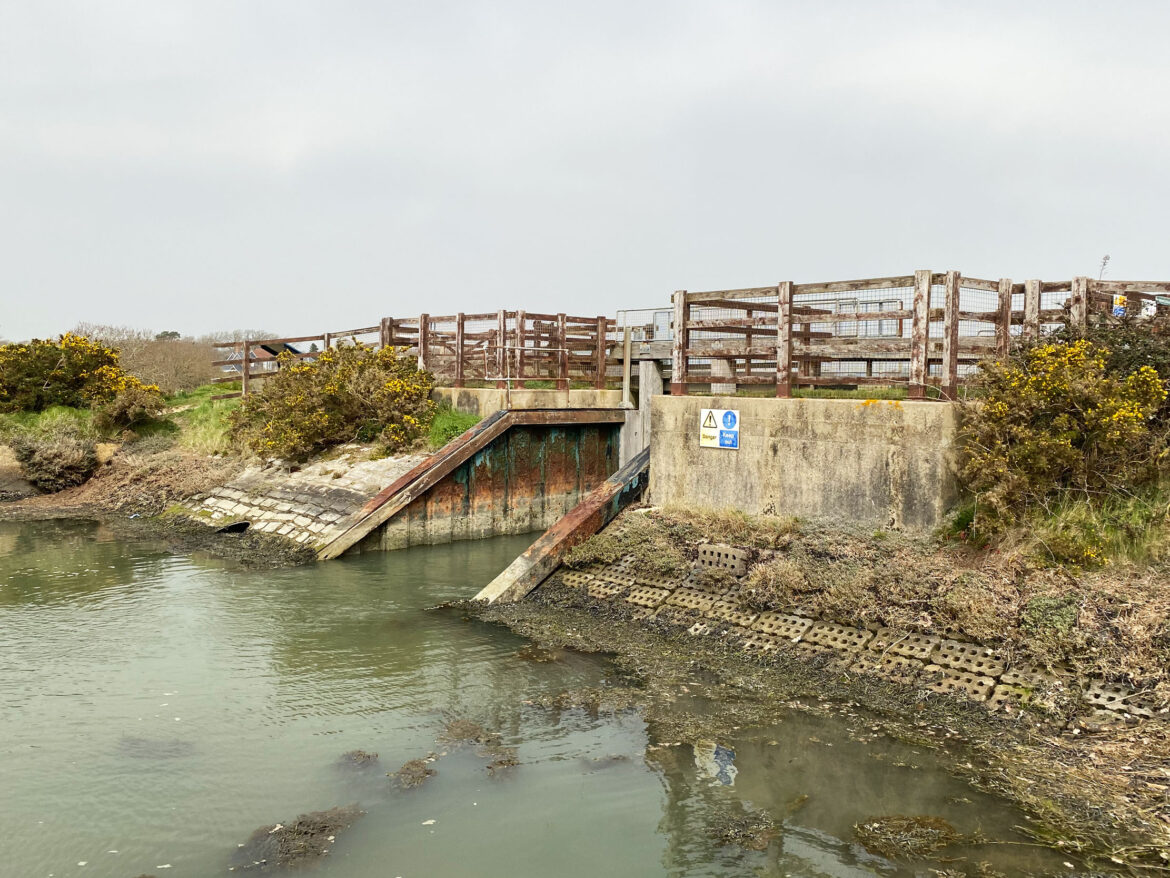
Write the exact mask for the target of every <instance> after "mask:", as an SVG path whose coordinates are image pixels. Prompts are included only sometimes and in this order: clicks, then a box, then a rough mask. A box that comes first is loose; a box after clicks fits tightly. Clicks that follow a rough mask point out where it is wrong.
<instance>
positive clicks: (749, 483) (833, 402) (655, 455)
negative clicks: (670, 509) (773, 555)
mask: <svg viewBox="0 0 1170 878" xmlns="http://www.w3.org/2000/svg"><path fill="white" fill-rule="evenodd" d="M704 408H726V409H738V410H739V413H740V448H739V450H737V451H736V450H729V449H723V448H700V447H699V417H700V410H701V409H704ZM651 424H652V427H651V442H650V501H651V502H652V503H654V504H655V505H660V506H664V505H680V506H691V507H701V508H708V509H720V508H726V507H729V506H730V507H734V508H736V509H741V510H743V511H745V512H749V513H752V514H771V515H796V516H800V517H801V518H819V519H826V520H833V521H837V522H842V523H847V524H848V523H855V524H861V525H864V526H866V527H869V526H873V527H905V528H933V527H935V526H937V525H938V524H940V523H941V522H942V520H943V517H944V515H945V513H946V511H947V510H948V509H949V508H950V506H951V505H952V504H953V503H954V502H955V500H956V499H957V494H958V485H957V480H956V477H955V454H956V438H955V437H956V428H957V419H956V411H955V408H954V406H952V405H950V404H947V403H937V402H913V403H901V402H893V401H879V400H851V399H752V398H747V397H734V396H679V397H675V396H659V397H655V398H654V400H653V403H652V411H651Z"/></svg>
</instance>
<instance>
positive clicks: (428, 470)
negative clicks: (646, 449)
mask: <svg viewBox="0 0 1170 878" xmlns="http://www.w3.org/2000/svg"><path fill="white" fill-rule="evenodd" d="M624 419H625V412H624V411H623V410H621V409H568V410H566V409H548V410H529V411H518V410H512V411H499V412H496V413H494V414H492V415H490V416H489V417H487V418H485V419H484V420H482V421H480V422H479V423H478V424H476V425H475V426H474V427H472V428H471V429H470V430H468V431H467V432H466V433H464V434H463V435H462V436H460V437H458V438H457V439H453V440H452V441H451V442H448V443H447V444H446V445H444V446H443V447H442V448H441V449H440V450H439V451H437V452H435V453H434V454H432V455H430V456H429V457H427V458H426V460H424V461H423V462H422V463H420V464H419V465H418V466H416V467H415V468H414V469H412V470H411V471H410V472H408V473H406V475H404V476H402V477H401V478H400V479H398V480H397V481H395V482H394V483H393V484H391V485H390V486H388V487H387V488H385V489H383V490H382V491H380V492H378V494H376V495H375V496H374V497H372V498H371V499H370V501H369V502H368V503H366V504H365V506H363V507H362V508H361V509H360V510H358V511H357V512H356V513H354V515H353V516H351V518H350V520H349V521H348V522H347V523H346V526H345V528H344V529H343V530H342V531H341V533H339V534H338V535H337V536H335V537H334V538H333V539H332V540H330V541H329V542H328V543H326V544H325V545H324V546H322V547H321V548H320V549H319V550H318V552H317V558H318V560H321V561H326V560H329V559H331V558H336V557H338V556H339V555H341V554H343V553H344V552H346V551H348V550H349V549H351V548H353V547H354V546H355V545H357V544H358V543H359V542H360V541H361V540H362V539H364V538H365V537H366V536H368V535H369V534H371V533H372V532H373V531H374V530H376V529H377V528H379V527H381V526H382V525H384V524H386V523H387V522H388V521H390V520H391V519H392V518H394V517H395V516H396V515H398V514H399V513H401V512H403V511H404V510H408V507H411V506H412V504H414V503H415V501H417V500H419V499H420V498H422V497H424V496H425V495H428V494H430V493H431V492H432V491H435V490H438V491H439V494H443V491H444V489H443V488H442V486H441V483H442V482H443V481H444V479H447V478H448V477H449V476H451V475H452V474H456V471H457V470H459V468H460V467H462V466H463V465H464V464H466V463H468V462H469V461H474V462H480V459H481V458H482V457H483V456H484V454H485V452H487V451H488V450H489V447H490V446H492V445H493V443H495V442H496V441H497V440H499V439H500V438H501V437H503V436H504V435H505V434H506V433H508V432H509V431H510V430H513V429H514V428H517V427H567V428H568V427H582V428H587V427H589V426H591V425H600V424H620V423H622V422H623V421H624ZM524 445H525V443H524V442H519V443H517V448H516V449H512V454H513V455H515V454H521V455H522V454H523V453H524V452H523V446H524ZM596 457H597V455H593V454H589V455H584V456H583V457H582V460H581V461H580V464H581V465H582V466H584V467H586V468H589V467H596V466H600V464H599V462H598V461H597V460H596ZM525 466H526V462H525V461H523V460H519V461H518V460H511V461H510V462H509V469H511V470H512V471H516V472H519V471H521V470H523V469H524V467H525ZM476 469H477V472H476V474H477V475H478V476H479V477H480V480H481V481H483V480H486V479H490V478H495V477H497V476H495V475H494V474H493V473H492V472H491V471H490V470H491V468H490V467H477V468H476ZM480 470H482V472H480ZM605 475H606V472H605V471H603V472H596V473H595V472H585V471H582V473H581V478H582V480H585V479H586V477H588V482H587V483H588V484H597V483H598V482H600V481H601V480H602V479H603V478H604V477H605ZM498 478H501V479H504V478H507V473H501V474H499V476H498ZM448 487H449V488H451V489H452V490H453V491H455V492H456V493H458V489H457V488H456V487H455V486H448ZM489 487H490V486H489ZM497 494H501V492H493V491H491V490H487V493H486V494H484V498H485V501H486V502H495V500H496V499H498V498H497ZM436 497H438V495H436ZM440 499H441V498H440ZM449 499H450V500H451V502H452V503H454V498H449ZM469 501H470V502H472V503H474V502H475V498H469ZM471 511H472V512H474V510H471ZM484 535H487V534H484Z"/></svg>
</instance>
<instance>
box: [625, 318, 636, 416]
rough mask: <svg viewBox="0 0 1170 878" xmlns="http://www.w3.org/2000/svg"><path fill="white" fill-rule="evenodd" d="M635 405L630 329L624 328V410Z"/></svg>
mask: <svg viewBox="0 0 1170 878" xmlns="http://www.w3.org/2000/svg"><path fill="white" fill-rule="evenodd" d="M623 322H624V321H623ZM633 405H634V403H633V397H631V396H630V327H628V326H625V327H623V328H622V408H633Z"/></svg>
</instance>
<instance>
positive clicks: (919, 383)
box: [909, 269, 932, 399]
mask: <svg viewBox="0 0 1170 878" xmlns="http://www.w3.org/2000/svg"><path fill="white" fill-rule="evenodd" d="M931 282H932V275H931V272H930V269H920V270H918V271H916V272H914V318H913V323H912V325H911V327H910V394H909V396H910V399H924V398H925V397H926V375H927V372H926V346H927V341H928V336H929V326H930V286H931Z"/></svg>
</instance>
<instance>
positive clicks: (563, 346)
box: [557, 313, 569, 390]
mask: <svg viewBox="0 0 1170 878" xmlns="http://www.w3.org/2000/svg"><path fill="white" fill-rule="evenodd" d="M568 344H569V342H568V318H567V317H566V316H565V314H564V313H561V314H558V315H557V347H559V348H560V350H559V351H558V353H559V356H558V357H557V390H568V389H569V348H568Z"/></svg>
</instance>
